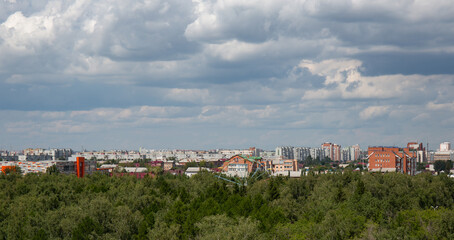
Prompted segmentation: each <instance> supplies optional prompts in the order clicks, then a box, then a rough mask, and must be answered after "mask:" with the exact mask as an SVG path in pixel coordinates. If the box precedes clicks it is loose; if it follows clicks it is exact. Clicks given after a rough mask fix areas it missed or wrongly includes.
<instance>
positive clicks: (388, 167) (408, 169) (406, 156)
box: [368, 147, 417, 175]
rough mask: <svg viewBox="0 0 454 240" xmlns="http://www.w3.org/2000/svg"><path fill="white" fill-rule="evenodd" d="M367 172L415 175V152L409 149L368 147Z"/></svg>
mask: <svg viewBox="0 0 454 240" xmlns="http://www.w3.org/2000/svg"><path fill="white" fill-rule="evenodd" d="M368 153H369V166H368V168H369V171H371V172H400V173H404V174H409V175H415V173H416V162H417V152H416V151H414V150H412V149H410V148H408V147H407V148H399V147H369V148H368Z"/></svg>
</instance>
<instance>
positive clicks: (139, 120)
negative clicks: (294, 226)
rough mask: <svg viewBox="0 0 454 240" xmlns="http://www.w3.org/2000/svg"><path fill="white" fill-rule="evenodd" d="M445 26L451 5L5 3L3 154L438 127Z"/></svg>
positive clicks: (449, 84) (445, 100)
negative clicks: (69, 143) (20, 149)
mask: <svg viewBox="0 0 454 240" xmlns="http://www.w3.org/2000/svg"><path fill="white" fill-rule="evenodd" d="M453 16H454V7H453V5H452V3H451V1H448V0H446V1H445V0H443V1H437V2H430V3H427V2H424V1H405V0H404V1H380V2H370V1H365V0H355V1H353V0H339V1H336V2H333V1H328V0H304V1H299V0H290V1H285V2H282V1H277V0H266V1H256V0H253V1H238V0H222V1H216V0H195V1H185V2H181V1H175V0H135V1H128V2H125V1H119V0H108V1H101V2H100V1H93V0H65V1H52V0H50V1H44V0H43V1H41V0H33V1H31V0H29V1H27V0H25V1H0V56H1V57H0V111H1V115H2V118H1V119H0V125H1V126H3V127H4V129H7V130H0V133H1V134H0V140H1V141H0V142H8V141H10V140H8V139H18V140H16V142H17V143H20V142H21V141H23V142H26V143H30V142H33V141H37V140H36V139H40V138H42V137H45V136H52V137H55V135H56V134H62V135H64V136H66V139H69V138H74V139H75V140H74V141H86V139H84V138H83V137H82V136H81V135H83V134H87V135H91V136H93V134H94V132H96V133H105V134H107V133H106V132H109V134H110V135H109V136H110V137H112V138H113V137H114V136H115V137H116V138H121V137H122V136H126V135H125V134H126V133H127V132H128V130H129V129H132V130H131V131H134V133H135V134H138V135H140V136H141V137H140V138H138V139H139V140H143V141H147V140H149V139H150V138H156V139H161V140H162V141H163V142H166V143H172V141H171V140H169V139H171V138H175V136H178V137H181V136H180V134H179V133H181V132H184V133H185V134H187V136H190V137H187V138H186V140H181V141H182V142H181V143H182V144H183V142H185V141H186V143H187V142H194V141H193V139H199V140H200V142H205V143H206V140H205V138H204V135H206V136H209V138H212V139H216V140H215V141H218V142H222V141H224V140H225V138H226V137H224V135H225V136H229V137H234V136H235V134H243V133H245V134H248V133H249V134H256V135H260V136H262V138H258V139H262V142H261V143H262V144H265V145H267V146H270V147H273V146H274V144H279V142H282V139H279V137H276V136H279V135H276V134H277V133H279V134H281V135H282V136H283V137H285V138H288V139H292V140H288V141H285V142H299V143H301V144H302V143H308V144H310V145H312V144H314V143H312V141H309V140H307V141H306V140H301V138H302V137H301V136H304V138H307V139H314V141H315V140H316V141H324V139H323V137H324V136H327V137H329V138H332V139H334V140H335V139H336V138H337V139H341V140H344V139H350V140H349V141H351V143H355V142H354V140H355V139H356V138H358V139H363V140H364V141H365V140H367V139H371V138H372V137H373V136H378V137H379V138H380V139H386V138H385V137H384V136H383V134H384V132H386V131H390V132H391V130H389V129H392V130H394V131H395V132H396V133H397V132H398V130H399V129H400V130H399V131H404V130H402V129H405V130H414V129H419V127H420V126H421V125H423V124H425V123H426V124H427V123H435V122H443V124H445V126H447V125H449V121H448V120H445V121H441V120H442V119H451V118H452V116H450V115H449V114H450V113H452V110H453V107H452V106H453V105H452V103H453V102H454V99H453V96H452V91H453V90H454V89H453V86H454V76H453V75H454V72H453V70H452V69H454V66H453V64H452V63H453V62H454V61H453V59H454V54H453V53H454V45H453V42H452V39H453V37H454V35H453V31H449V29H453V28H454V23H453V21H452V20H454V17H453ZM4 116H5V117H4ZM396 122H399V123H397V124H396ZM401 122H407V123H408V122H409V123H411V124H407V125H403V124H401ZM431 125H434V126H437V124H431ZM158 128H159V129H158ZM236 128H238V129H240V130H236ZM371 128H378V130H376V132H374V133H369V132H368V130H369V129H371ZM434 128H435V127H434ZM143 129H150V130H149V131H144V130H143ZM385 130H386V131H385ZM2 131H3V132H2ZM166 131H167V132H169V133H170V136H171V137H168V138H167V139H168V140H165V139H164V138H165V137H164V138H163V137H162V136H163V135H165V134H166ZM261 131H265V132H261ZM91 132H93V134H90V133H91ZM412 132H414V131H412ZM432 132H433V133H430V132H427V135H430V136H433V137H434V138H435V136H434V133H439V132H440V131H437V130H436V129H434V130H433V131H432ZM441 132H442V131H441ZM27 133H30V134H31V135H30V136H28V134H27ZM145 133H146V134H148V135H149V136H150V137H147V135H146V134H145ZM388 133H389V132H387V133H386V134H388ZM447 133H449V131H447ZM49 134H51V135H49ZM52 134H54V135H52ZM421 134H426V133H421ZM346 135H348V137H346ZM27 136H28V137H27ZM151 136H152V137H151ZM306 136H307V137H306ZM390 136H391V137H390V139H392V138H398V136H397V135H393V134H391V135H390ZM179 139H183V138H179ZM188 139H189V140H188ZM245 139H246V140H242V141H238V142H242V143H244V142H248V143H251V144H254V141H255V140H256V139H247V138H245ZM59 140H62V139H59ZM139 140H137V141H139ZM94 141H95V140H93V141H92V142H94ZM215 141H214V140H213V141H208V143H210V142H215ZM267 141H271V142H267ZM116 143H117V144H120V143H124V141H119V142H116ZM229 143H231V144H234V143H235V141H229ZM258 144H260V143H258ZM76 145H77V144H76Z"/></svg>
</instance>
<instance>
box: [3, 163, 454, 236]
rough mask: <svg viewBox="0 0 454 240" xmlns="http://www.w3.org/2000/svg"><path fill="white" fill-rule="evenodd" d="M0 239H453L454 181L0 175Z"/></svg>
mask: <svg viewBox="0 0 454 240" xmlns="http://www.w3.org/2000/svg"><path fill="white" fill-rule="evenodd" d="M0 189H2V190H1V191H0V239H349V238H359V239H454V210H453V206H454V180H453V179H450V178H448V177H447V176H446V175H445V174H441V175H439V176H432V175H431V174H420V175H417V176H407V175H403V174H397V173H388V174H371V173H363V174H362V173H359V172H353V171H346V172H344V173H337V172H336V173H333V174H323V175H316V174H309V175H308V176H303V177H301V178H296V179H290V178H285V177H273V178H265V179H261V180H258V181H255V182H249V183H248V185H247V186H239V185H236V184H232V183H229V182H227V181H223V180H221V179H218V178H215V177H214V176H213V174H212V173H208V172H203V173H201V174H197V175H195V176H193V177H191V178H188V177H186V176H175V175H159V176H157V177H155V178H144V179H140V180H139V179H136V178H134V177H130V176H123V177H108V176H105V175H101V174H93V175H90V176H87V177H85V178H80V179H79V178H77V177H75V176H73V175H62V174H58V173H57V174H55V173H52V174H27V175H26V176H21V175H19V174H16V173H14V172H12V173H9V174H7V175H5V174H4V175H1V176H0Z"/></svg>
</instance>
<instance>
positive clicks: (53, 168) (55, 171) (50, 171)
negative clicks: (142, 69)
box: [46, 164, 60, 175]
mask: <svg viewBox="0 0 454 240" xmlns="http://www.w3.org/2000/svg"><path fill="white" fill-rule="evenodd" d="M46 173H47V174H49V175H56V174H59V173H60V171H59V170H58V168H57V166H56V165H55V164H54V165H52V166H50V167H48V168H47V169H46Z"/></svg>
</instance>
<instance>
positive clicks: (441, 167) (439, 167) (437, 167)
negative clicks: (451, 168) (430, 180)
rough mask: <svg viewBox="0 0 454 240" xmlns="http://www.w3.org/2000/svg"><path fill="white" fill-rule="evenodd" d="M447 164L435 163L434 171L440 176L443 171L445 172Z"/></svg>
mask: <svg viewBox="0 0 454 240" xmlns="http://www.w3.org/2000/svg"><path fill="white" fill-rule="evenodd" d="M445 168H446V163H445V161H435V163H434V170H435V171H436V172H437V173H438V174H440V172H441V171H443V170H445Z"/></svg>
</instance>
